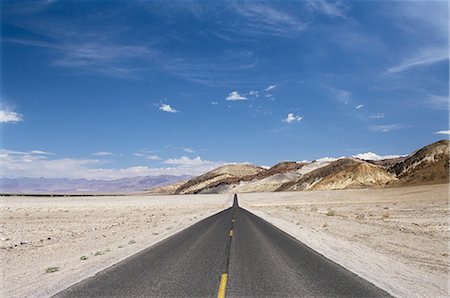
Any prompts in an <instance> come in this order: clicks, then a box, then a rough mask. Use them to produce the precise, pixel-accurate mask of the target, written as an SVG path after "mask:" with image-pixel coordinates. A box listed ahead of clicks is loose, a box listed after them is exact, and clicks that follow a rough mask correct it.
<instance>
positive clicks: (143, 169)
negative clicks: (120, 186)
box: [0, 149, 226, 180]
mask: <svg viewBox="0 0 450 298" xmlns="http://www.w3.org/2000/svg"><path fill="white" fill-rule="evenodd" d="M108 163H109V162H105V161H101V160H97V159H74V158H61V159H48V158H47V157H46V156H43V155H42V154H33V153H31V152H20V151H12V150H6V149H0V164H1V165H2V166H1V167H0V177H2V178H21V177H30V178H39V177H45V178H69V179H80V178H83V179H102V180H113V179H121V178H130V177H137V176H157V175H177V176H179V175H200V174H203V173H205V172H208V171H210V170H212V169H215V168H217V167H219V166H222V165H225V164H226V163H224V162H220V161H207V160H202V159H201V158H200V157H196V158H194V159H189V158H187V157H181V158H179V159H169V160H167V161H166V164H169V165H171V166H169V167H153V168H150V167H147V166H141V165H138V166H133V167H128V168H111V167H107V168H105V167H103V165H105V164H108Z"/></svg>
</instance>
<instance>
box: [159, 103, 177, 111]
mask: <svg viewBox="0 0 450 298" xmlns="http://www.w3.org/2000/svg"><path fill="white" fill-rule="evenodd" d="M158 109H159V110H160V111H163V112H167V113H178V112H179V111H177V110H176V109H174V108H173V107H172V106H170V105H169V104H165V103H161V104H160V105H159V107H158Z"/></svg>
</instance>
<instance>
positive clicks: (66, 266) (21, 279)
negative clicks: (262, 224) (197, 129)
mask: <svg viewBox="0 0 450 298" xmlns="http://www.w3.org/2000/svg"><path fill="white" fill-rule="evenodd" d="M0 200H1V201H0V202H1V209H0V212H1V213H0V237H1V240H0V260H1V264H0V265H1V282H0V296H1V297H30V296H33V297H38V296H39V297H42V296H50V295H52V294H54V293H56V292H58V291H60V290H62V289H64V288H66V287H67V286H69V285H71V284H73V283H75V282H78V281H80V280H82V279H84V278H86V277H87V276H90V275H93V274H95V273H96V272H98V271H100V270H102V269H104V268H107V267H109V266H110V265H112V264H114V263H116V262H118V261H120V260H122V259H124V258H126V257H128V256H130V255H132V254H134V253H136V252H138V251H140V250H142V249H144V248H146V247H148V246H150V245H152V244H154V243H156V242H158V241H160V240H162V239H164V238H167V237H168V236H170V235H172V234H174V233H175V232H177V231H180V230H182V229H184V228H186V227H187V226H189V225H191V224H193V223H194V222H197V221H199V220H200V219H202V218H205V217H207V216H209V215H212V214H213V213H216V212H218V211H220V210H223V209H224V208H226V207H230V206H231V204H232V196H231V195H216V196H183V197H180V196H165V197H148V196H126V197H66V198H63V197H53V198H49V197H1V198H0ZM47 270H48V271H49V272H48V273H47V272H46V271H47ZM55 270H57V271H55ZM50 271H55V272H50Z"/></svg>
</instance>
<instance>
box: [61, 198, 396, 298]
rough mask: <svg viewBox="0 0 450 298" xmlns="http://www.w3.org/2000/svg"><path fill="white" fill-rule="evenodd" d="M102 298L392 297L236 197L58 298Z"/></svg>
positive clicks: (75, 286) (64, 292)
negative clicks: (221, 208)
mask: <svg viewBox="0 0 450 298" xmlns="http://www.w3.org/2000/svg"><path fill="white" fill-rule="evenodd" d="M361 257H363V256H361ZM100 296H101V297H188V296H189V297H223V296H227V297H242V296H247V297H249V296H252V297H255V296H266V297H268V296H270V297H273V296H278V297H280V296H282V297H287V296H290V297H312V296H314V297H337V296H347V297H349V296H350V297H386V296H389V295H388V294H387V293H386V292H384V291H383V290H381V289H379V288H377V287H375V286H374V285H373V284H371V283H369V282H368V281H366V280H364V279H362V278H360V277H358V276H357V275H355V274H353V273H351V272H350V271H348V270H346V269H345V268H343V267H341V266H340V265H338V264H336V263H334V262H332V261H330V260H328V259H326V258H325V257H323V256H322V255H320V254H318V253H317V252H315V251H313V250H312V249H310V248H309V247H307V246H306V245H304V244H302V243H301V242H299V241H297V240H296V239H294V238H292V237H291V236H289V235H288V234H286V233H284V232H282V231H281V230H279V229H277V228H276V227H274V226H273V225H271V224H269V223H268V222H266V221H264V220H263V219H261V218H259V217H257V216H255V215H254V214H252V213H250V212H248V211H246V210H245V209H242V208H240V207H239V206H238V204H237V199H236V197H235V200H234V204H233V207H231V208H228V209H226V210H224V211H222V212H219V213H217V214H215V215H213V216H211V217H209V218H206V219H204V220H202V221H200V222H198V223H196V224H194V225H192V226H191V227H189V228H187V229H185V230H183V231H181V232H179V233H177V234H175V235H173V236H172V237H170V238H168V239H166V240H164V241H162V242H160V243H158V244H156V245H154V246H152V247H150V248H148V249H145V250H143V251H141V252H139V253H137V254H135V255H134V256H132V257H130V258H128V259H126V260H124V261H122V262H120V263H118V264H116V265H114V266H112V267H110V268H108V269H106V270H104V271H102V272H100V273H98V274H97V275H95V276H93V277H91V278H88V279H86V280H84V281H82V282H80V283H78V284H76V285H74V286H72V287H70V288H68V289H66V290H64V291H63V292H61V293H59V294H57V295H56V297H100Z"/></svg>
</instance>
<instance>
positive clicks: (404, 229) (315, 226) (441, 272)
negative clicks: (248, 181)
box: [239, 184, 449, 297]
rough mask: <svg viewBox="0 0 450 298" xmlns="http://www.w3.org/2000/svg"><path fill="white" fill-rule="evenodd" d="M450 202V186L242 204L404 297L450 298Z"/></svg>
mask: <svg viewBox="0 0 450 298" xmlns="http://www.w3.org/2000/svg"><path fill="white" fill-rule="evenodd" d="M448 200H449V185H448V184H443V185H433V186H416V187H402V188H388V189H366V190H342V191H310V192H308V191H307V192H290V193H289V192H284V193H263V194H262V193H249V194H241V195H240V196H239V204H240V206H241V207H243V208H246V209H247V210H249V211H252V212H253V213H254V214H256V215H259V216H260V217H262V218H264V219H265V220H267V221H269V222H270V223H272V224H273V225H275V226H277V227H278V228H280V229H281V230H283V231H285V232H287V233H288V234H290V235H292V236H294V237H295V238H297V239H298V240H300V241H301V242H303V243H304V244H306V245H308V246H309V247H311V248H313V249H314V250H316V251H318V252H319V253H321V254H322V255H324V256H326V257H327V258H329V259H331V260H333V261H335V262H336V263H339V264H340V265H342V266H344V267H346V268H347V269H349V270H350V271H353V272H354V273H356V274H358V275H359V276H361V277H363V278H365V279H367V280H369V281H370V282H372V283H373V284H375V285H377V286H379V287H380V288H382V289H384V290H386V291H388V292H389V293H390V294H392V295H394V296H397V297H443V296H446V297H448V295H449V285H448V281H449V205H448V203H449V202H448Z"/></svg>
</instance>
